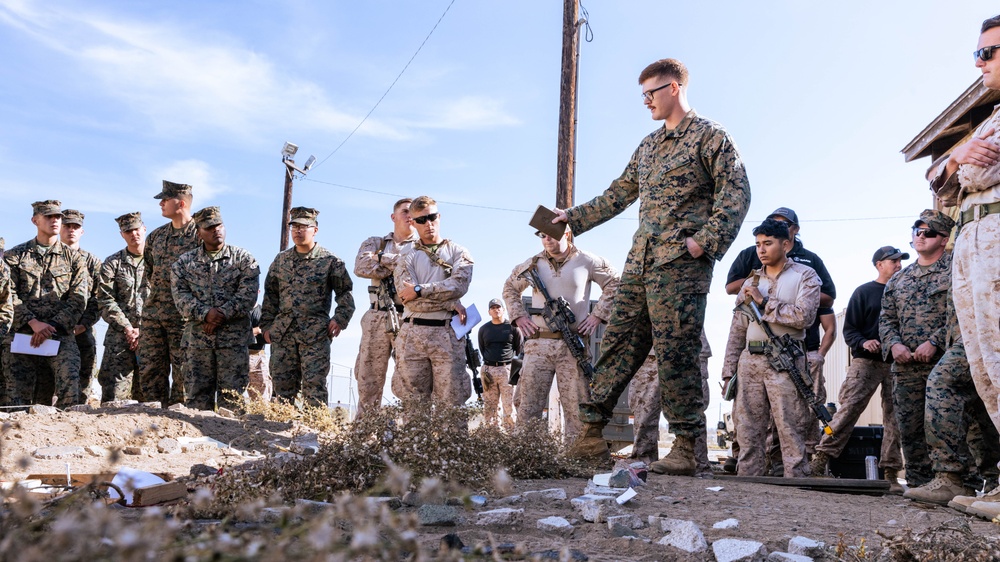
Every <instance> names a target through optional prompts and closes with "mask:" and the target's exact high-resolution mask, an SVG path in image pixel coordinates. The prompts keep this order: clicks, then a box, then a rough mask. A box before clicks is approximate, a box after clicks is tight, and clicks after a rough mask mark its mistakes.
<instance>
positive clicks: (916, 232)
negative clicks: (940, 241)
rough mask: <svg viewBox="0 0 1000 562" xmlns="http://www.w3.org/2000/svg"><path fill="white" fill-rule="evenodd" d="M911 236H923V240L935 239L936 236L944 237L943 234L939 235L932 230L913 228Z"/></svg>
mask: <svg viewBox="0 0 1000 562" xmlns="http://www.w3.org/2000/svg"><path fill="white" fill-rule="evenodd" d="M913 235H914V236H923V237H924V238H937V237H938V236H944V234H941V233H940V232H938V231H936V230H934V229H933V228H914V229H913Z"/></svg>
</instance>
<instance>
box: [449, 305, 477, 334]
mask: <svg viewBox="0 0 1000 562" xmlns="http://www.w3.org/2000/svg"><path fill="white" fill-rule="evenodd" d="M465 316H466V318H465V324H462V321H461V320H459V319H458V315H457V314H456V315H455V316H452V317H451V329H452V330H455V339H456V340H460V339H462V338H464V337H465V334H468V333H469V332H471V331H472V328H474V327H475V326H476V324H478V323H480V322H482V321H483V316H482V315H481V314H479V311H478V310H477V309H476V303H472V304H470V305H469V308H467V309H465Z"/></svg>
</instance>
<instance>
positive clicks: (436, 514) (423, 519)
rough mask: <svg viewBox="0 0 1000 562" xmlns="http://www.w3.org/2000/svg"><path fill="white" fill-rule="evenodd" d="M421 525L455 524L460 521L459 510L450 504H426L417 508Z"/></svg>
mask: <svg viewBox="0 0 1000 562" xmlns="http://www.w3.org/2000/svg"><path fill="white" fill-rule="evenodd" d="M417 519H419V520H420V524H421V525H437V526H453V525H455V523H457V522H458V510H457V509H455V508H454V507H452V506H450V505H431V504H425V505H422V506H420V507H418V508H417Z"/></svg>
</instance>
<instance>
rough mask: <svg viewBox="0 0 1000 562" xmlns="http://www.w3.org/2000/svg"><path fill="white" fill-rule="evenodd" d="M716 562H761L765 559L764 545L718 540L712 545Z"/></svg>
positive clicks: (752, 542) (734, 540) (751, 542)
mask: <svg viewBox="0 0 1000 562" xmlns="http://www.w3.org/2000/svg"><path fill="white" fill-rule="evenodd" d="M712 554H715V560H716V562H763V561H764V560H766V559H767V549H766V548H764V543H760V542H757V541H748V540H741V539H719V540H717V541H715V542H713V543H712Z"/></svg>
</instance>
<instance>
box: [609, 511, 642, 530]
mask: <svg viewBox="0 0 1000 562" xmlns="http://www.w3.org/2000/svg"><path fill="white" fill-rule="evenodd" d="M615 525H623V526H625V527H628V528H629V529H641V528H643V527H645V526H646V525H645V524H644V523H643V522H642V519H641V518H640V517H639V516H638V515H636V514H634V513H626V514H625V515H612V516H610V517H608V529H609V530H614V526H615Z"/></svg>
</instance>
